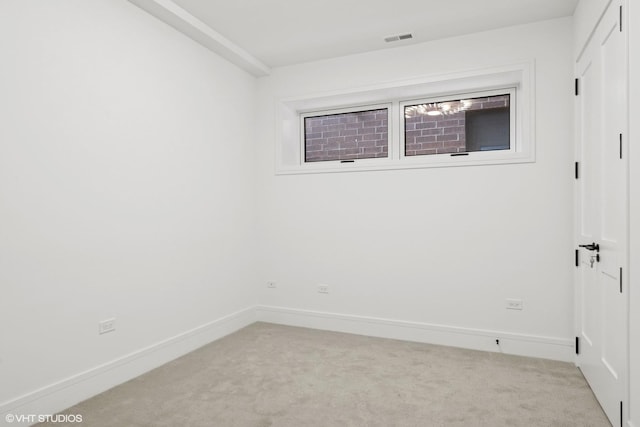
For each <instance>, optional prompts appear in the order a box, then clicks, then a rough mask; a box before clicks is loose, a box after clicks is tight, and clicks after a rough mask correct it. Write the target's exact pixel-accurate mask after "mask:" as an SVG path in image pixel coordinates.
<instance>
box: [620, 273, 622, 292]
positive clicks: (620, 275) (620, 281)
mask: <svg viewBox="0 0 640 427" xmlns="http://www.w3.org/2000/svg"><path fill="white" fill-rule="evenodd" d="M620 293H622V267H620Z"/></svg>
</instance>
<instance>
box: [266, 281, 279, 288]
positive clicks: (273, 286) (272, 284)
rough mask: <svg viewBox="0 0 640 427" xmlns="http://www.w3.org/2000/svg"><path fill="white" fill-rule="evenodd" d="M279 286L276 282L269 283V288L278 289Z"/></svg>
mask: <svg viewBox="0 0 640 427" xmlns="http://www.w3.org/2000/svg"><path fill="white" fill-rule="evenodd" d="M277 287H278V286H277V285H276V282H267V288H271V289H274V288H277Z"/></svg>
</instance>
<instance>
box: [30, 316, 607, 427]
mask: <svg viewBox="0 0 640 427" xmlns="http://www.w3.org/2000/svg"><path fill="white" fill-rule="evenodd" d="M64 413H66V414H81V415H82V417H83V422H82V424H81V425H82V426H91V427H102V426H109V427H111V426H119V427H136V426H154V427H155V426H171V427H183V426H184V427H191V426H208V427H209V426H221V427H226V426H229V427H233V426H238V427H240V426H242V427H267V426H287V427H288V426H291V427H305V426H322V427H326V426H385V427H386V426H488V427H496V426H527V427H530V426H609V425H610V424H609V422H608V421H607V419H606V417H605V415H604V413H603V412H602V409H601V408H600V406H599V405H598V403H597V401H596V400H595V398H594V396H593V394H592V392H591V389H590V388H589V386H588V385H587V383H586V382H585V380H584V378H583V377H582V375H581V373H580V371H579V370H578V369H577V368H576V367H575V366H573V365H572V364H570V363H562V362H555V361H549V360H542V359H532V358H526V357H517V356H508V355H504V354H500V353H486V352H480V351H472V350H464V349H457V348H450V347H442V346H434V345H428V344H419V343H412V342H405V341H396V340H388V339H380V338H371V337H363V336H357V335H349V334H342V333H335V332H326V331H317V330H311V329H304V328H295V327H289V326H279V325H273V324H267V323H255V324H253V325H251V326H249V327H247V328H244V329H242V330H240V331H238V332H236V333H234V334H232V335H229V336H227V337H225V338H223V339H221V340H218V341H216V342H214V343H212V344H209V345H207V346H205V347H202V348H201V349H199V350H196V351H194V352H192V353H190V354H188V355H186V356H184V357H181V358H179V359H176V360H174V361H172V362H170V363H168V364H166V365H164V366H161V367H160V368H158V369H155V370H153V371H151V372H149V373H147V374H145V375H142V376H140V377H138V378H135V379H133V380H131V381H129V382H127V383H125V384H122V385H120V386H118V387H115V388H113V389H111V390H109V391H107V392H105V393H102V394H100V395H98V396H96V397H93V398H92V399H89V400H87V401H85V402H82V403H80V404H78V405H76V406H74V407H72V408H69V409H68V410H66V411H64ZM44 425H46V424H41V426H44ZM50 425H51V426H52V427H53V426H61V425H66V424H61V423H55V424H50ZM68 425H69V426H74V427H77V426H78V425H79V424H68Z"/></svg>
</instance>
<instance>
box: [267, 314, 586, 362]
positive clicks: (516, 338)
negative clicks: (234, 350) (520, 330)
mask: <svg viewBox="0 0 640 427" xmlns="http://www.w3.org/2000/svg"><path fill="white" fill-rule="evenodd" d="M256 320H258V321H262V322H268V323H277V324H282V325H289V326H301V327H305V328H313V329H322V330H329V331H336V332H346V333H351V334H357V335H367V336H374V337H381V338H391V339H398V340H406V341H415V342H423V343H429V344H438V345H446V346H452V347H462V348H468V349H473V350H482V351H492V352H502V353H506V354H513V355H519V356H529V357H539V358H543V359H552V360H560V361H564V362H572V361H573V359H574V344H573V341H572V340H571V339H566V338H555V337H544V336H536V335H524V334H514V333H509V332H503V331H492V330H484V329H472V328H461V327H455V326H446V325H435V324H428V323H419V322H407V321H402V320H392V319H383V318H375V317H365V316H354V315H347V314H339V313H328V312H319V311H310V310H297V309H291V308H284V307H272V306H257V307H256ZM496 339H498V340H500V345H497V344H496Z"/></svg>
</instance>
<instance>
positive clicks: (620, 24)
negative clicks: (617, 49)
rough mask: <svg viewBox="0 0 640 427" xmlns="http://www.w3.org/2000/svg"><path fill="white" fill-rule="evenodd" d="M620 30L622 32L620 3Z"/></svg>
mask: <svg viewBox="0 0 640 427" xmlns="http://www.w3.org/2000/svg"><path fill="white" fill-rule="evenodd" d="M620 32H622V5H620Z"/></svg>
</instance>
